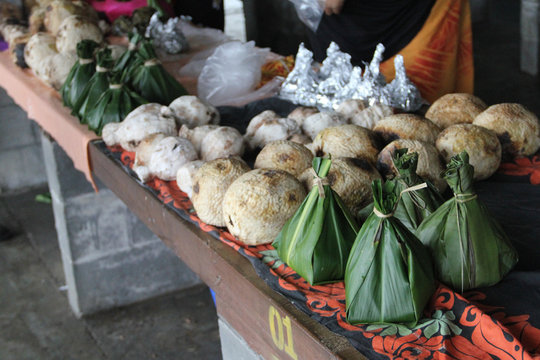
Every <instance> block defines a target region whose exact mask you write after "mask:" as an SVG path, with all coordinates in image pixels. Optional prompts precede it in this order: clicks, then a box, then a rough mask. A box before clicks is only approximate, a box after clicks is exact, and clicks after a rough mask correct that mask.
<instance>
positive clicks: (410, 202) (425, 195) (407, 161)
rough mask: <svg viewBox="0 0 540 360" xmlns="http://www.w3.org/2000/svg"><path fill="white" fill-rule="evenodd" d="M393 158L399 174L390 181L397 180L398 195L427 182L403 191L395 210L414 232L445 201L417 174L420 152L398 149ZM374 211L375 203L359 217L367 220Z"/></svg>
mask: <svg viewBox="0 0 540 360" xmlns="http://www.w3.org/2000/svg"><path fill="white" fill-rule="evenodd" d="M392 160H393V164H394V167H395V168H396V170H397V172H398V176H397V177H395V178H394V179H392V180H389V181H392V182H395V185H396V186H395V188H394V191H395V193H396V195H397V194H399V193H400V192H401V191H403V190H405V189H407V188H410V187H412V186H415V185H418V184H422V183H426V187H425V188H422V189H418V190H415V191H409V192H405V193H403V195H402V196H401V198H400V200H399V202H398V205H397V207H396V211H395V212H394V217H395V218H397V219H399V220H400V221H401V223H402V224H403V225H405V226H406V227H407V229H409V230H410V231H411V232H413V233H414V232H415V231H416V228H417V227H418V226H419V225H420V223H421V222H422V221H423V220H424V219H425V218H426V217H427V216H429V215H431V214H432V213H433V212H434V211H435V210H437V209H438V208H439V206H441V205H442V204H443V203H444V198H443V197H442V195H441V194H440V193H439V191H438V190H437V188H436V187H435V186H434V185H433V184H432V183H431V182H430V181H427V180H424V179H423V178H422V177H420V176H419V175H417V174H416V168H417V166H418V153H415V152H413V153H409V154H407V149H398V150H396V151H395V152H394V155H393V158H392ZM372 211H373V203H371V204H370V205H368V206H366V207H365V208H364V209H362V210H361V211H360V213H359V218H360V219H361V220H363V221H365V219H367V217H368V216H369V215H370V214H371V212H372Z"/></svg>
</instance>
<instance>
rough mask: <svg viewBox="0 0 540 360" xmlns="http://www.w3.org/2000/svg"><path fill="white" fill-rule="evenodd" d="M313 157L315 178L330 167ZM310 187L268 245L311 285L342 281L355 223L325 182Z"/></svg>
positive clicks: (328, 160) (327, 160) (323, 160)
mask: <svg viewBox="0 0 540 360" xmlns="http://www.w3.org/2000/svg"><path fill="white" fill-rule="evenodd" d="M331 163H332V162H331V160H330V159H322V158H319V157H316V158H314V159H313V168H314V170H315V172H316V174H317V177H318V178H319V179H322V178H324V177H325V176H326V175H327V174H328V171H329V170H330V166H331ZM320 186H322V190H324V196H321V195H322V193H320V190H319V187H318V186H314V187H313V189H311V191H310V193H309V194H308V196H307V197H306V199H305V200H304V202H303V203H302V205H300V208H299V209H298V210H297V212H296V213H295V214H294V216H293V217H292V218H291V219H289V221H287V223H286V224H285V226H283V229H282V230H281V232H280V233H279V235H278V236H277V238H276V240H275V241H274V243H273V244H272V245H273V246H274V247H275V248H276V249H277V252H278V255H279V257H280V258H281V260H282V261H283V262H285V263H286V264H288V265H289V266H290V267H291V268H292V269H294V270H295V271H296V272H297V273H298V274H300V275H301V276H302V277H303V278H304V279H306V281H308V282H309V283H310V284H311V285H316V284H323V283H329V282H335V281H341V280H343V277H344V275H345V265H346V263H347V258H348V256H349V251H350V250H351V247H352V244H353V242H354V239H355V237H356V234H357V232H358V225H357V224H356V222H355V220H354V218H353V217H352V215H351V214H350V212H349V210H348V209H347V208H346V206H345V204H343V201H342V200H341V199H340V197H339V195H338V194H336V193H335V192H334V191H333V190H332V189H331V187H330V186H329V185H322V184H321V185H320Z"/></svg>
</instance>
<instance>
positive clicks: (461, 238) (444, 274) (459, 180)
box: [416, 151, 518, 292]
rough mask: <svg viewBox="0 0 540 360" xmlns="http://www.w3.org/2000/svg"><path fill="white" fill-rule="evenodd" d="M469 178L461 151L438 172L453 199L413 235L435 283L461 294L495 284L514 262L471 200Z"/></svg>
mask: <svg viewBox="0 0 540 360" xmlns="http://www.w3.org/2000/svg"><path fill="white" fill-rule="evenodd" d="M473 176H474V167H473V166H472V165H470V164H469V155H468V154H467V152H465V151H464V152H462V153H460V154H457V155H456V156H454V157H453V158H452V159H451V160H450V162H449V163H448V165H447V168H446V170H445V171H444V172H443V177H444V178H445V180H446V181H447V182H448V185H450V188H451V189H452V191H453V192H454V197H453V198H451V199H450V200H448V201H447V202H445V203H444V204H443V205H442V206H441V207H440V208H439V209H437V211H435V212H434V213H433V214H431V215H430V216H428V217H427V218H426V219H425V220H424V221H423V222H422V224H421V225H420V226H419V227H418V229H417V231H416V234H417V236H418V238H419V239H420V240H421V241H422V242H423V243H424V244H425V245H426V246H427V247H428V248H429V249H430V251H431V254H432V257H433V261H434V264H435V270H436V273H437V275H438V277H439V280H441V281H442V282H443V283H445V284H447V285H449V286H451V287H453V288H454V289H455V290H457V291H461V292H463V291H465V290H468V289H474V288H477V287H483V286H490V285H493V284H495V283H497V282H499V281H500V280H501V279H502V278H503V276H504V275H506V274H507V273H508V272H509V271H510V270H511V269H512V267H514V265H515V264H516V263H517V261H518V255H517V252H516V250H515V249H514V247H513V246H512V244H511V242H510V240H509V239H508V237H507V236H506V234H505V233H504V231H503V229H502V228H501V226H500V225H499V224H498V223H497V221H496V220H495V219H494V218H493V217H492V216H491V215H490V213H489V211H488V209H487V208H486V206H485V205H484V204H483V203H482V202H481V201H480V200H479V199H478V198H477V196H476V194H475V192H474V189H473Z"/></svg>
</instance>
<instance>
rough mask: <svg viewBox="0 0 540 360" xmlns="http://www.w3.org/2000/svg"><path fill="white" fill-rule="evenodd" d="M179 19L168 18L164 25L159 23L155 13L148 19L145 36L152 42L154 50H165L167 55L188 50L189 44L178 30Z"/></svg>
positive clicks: (157, 15)
mask: <svg viewBox="0 0 540 360" xmlns="http://www.w3.org/2000/svg"><path fill="white" fill-rule="evenodd" d="M179 21H180V18H169V19H168V20H167V22H166V23H163V22H161V20H160V19H159V14H158V13H157V12H156V13H154V15H152V17H151V18H150V23H149V24H148V27H147V28H146V33H145V36H146V37H147V38H152V39H153V40H154V42H153V44H154V46H155V47H156V48H159V49H162V50H165V51H166V52H167V53H169V54H178V53H180V52H185V51H188V50H189V44H188V41H187V39H186V37H185V36H184V34H183V33H182V31H181V30H180V26H179Z"/></svg>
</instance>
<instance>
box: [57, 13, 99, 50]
mask: <svg viewBox="0 0 540 360" xmlns="http://www.w3.org/2000/svg"><path fill="white" fill-rule="evenodd" d="M81 40H94V41H95V42H97V43H98V44H101V43H102V42H103V34H102V33H101V30H100V29H99V27H98V26H97V25H96V24H95V23H93V22H92V21H90V20H89V19H88V18H85V17H82V16H77V15H73V16H70V17H67V18H66V19H64V21H62V23H61V24H60V28H59V29H58V34H57V35H56V48H57V49H58V51H59V52H61V53H62V54H67V53H76V51H77V44H78V43H79V42H80V41H81Z"/></svg>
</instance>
